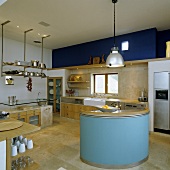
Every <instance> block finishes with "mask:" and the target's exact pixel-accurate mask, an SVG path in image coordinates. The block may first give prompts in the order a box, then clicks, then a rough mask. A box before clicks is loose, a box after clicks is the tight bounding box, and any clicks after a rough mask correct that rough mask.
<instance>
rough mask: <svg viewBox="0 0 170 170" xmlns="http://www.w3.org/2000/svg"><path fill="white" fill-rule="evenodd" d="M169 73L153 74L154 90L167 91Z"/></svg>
mask: <svg viewBox="0 0 170 170" xmlns="http://www.w3.org/2000/svg"><path fill="white" fill-rule="evenodd" d="M169 75H170V74H169V72H157V73H154V88H155V89H169Z"/></svg>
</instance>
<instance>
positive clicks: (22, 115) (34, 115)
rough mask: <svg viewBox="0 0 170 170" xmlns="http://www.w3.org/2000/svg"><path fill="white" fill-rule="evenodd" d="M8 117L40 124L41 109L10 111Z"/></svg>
mask: <svg viewBox="0 0 170 170" xmlns="http://www.w3.org/2000/svg"><path fill="white" fill-rule="evenodd" d="M10 118H13V119H17V120H20V121H22V122H26V123H29V124H33V125H36V126H41V110H40V109H35V110H28V111H23V112H13V113H10Z"/></svg>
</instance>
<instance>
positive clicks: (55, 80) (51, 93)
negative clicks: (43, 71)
mask: <svg viewBox="0 0 170 170" xmlns="http://www.w3.org/2000/svg"><path fill="white" fill-rule="evenodd" d="M61 96H62V77H48V79H47V98H48V105H52V106H53V112H54V113H55V112H59V111H60V97H61Z"/></svg>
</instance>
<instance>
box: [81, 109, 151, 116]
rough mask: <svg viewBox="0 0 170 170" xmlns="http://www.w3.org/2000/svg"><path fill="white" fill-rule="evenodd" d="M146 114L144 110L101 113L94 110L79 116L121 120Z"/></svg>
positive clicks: (147, 111)
mask: <svg viewBox="0 0 170 170" xmlns="http://www.w3.org/2000/svg"><path fill="white" fill-rule="evenodd" d="M148 113H149V110H148V109H147V108H146V109H144V110H117V111H115V112H101V111H99V110H96V111H91V112H83V113H81V114H82V115H84V116H92V117H105V118H106V117H107V118H109V117H111V118H114V117H115V118H123V117H137V116H142V115H145V114H148Z"/></svg>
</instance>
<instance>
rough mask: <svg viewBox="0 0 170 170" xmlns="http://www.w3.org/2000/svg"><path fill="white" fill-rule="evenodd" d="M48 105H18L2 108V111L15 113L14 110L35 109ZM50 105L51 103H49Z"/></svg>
mask: <svg viewBox="0 0 170 170" xmlns="http://www.w3.org/2000/svg"><path fill="white" fill-rule="evenodd" d="M48 106H49V105H45V106H38V105H36V106H18V107H15V108H9V109H4V111H6V112H9V113H16V112H24V111H28V110H36V109H41V107H48ZM50 106H51V105H50Z"/></svg>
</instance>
